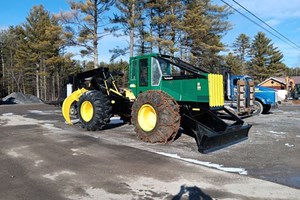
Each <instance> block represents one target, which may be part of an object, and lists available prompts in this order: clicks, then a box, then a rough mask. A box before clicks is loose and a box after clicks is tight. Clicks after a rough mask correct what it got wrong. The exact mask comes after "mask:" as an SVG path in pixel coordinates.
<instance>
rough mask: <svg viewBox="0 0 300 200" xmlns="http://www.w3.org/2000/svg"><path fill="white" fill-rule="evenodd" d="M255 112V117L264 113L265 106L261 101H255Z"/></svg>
mask: <svg viewBox="0 0 300 200" xmlns="http://www.w3.org/2000/svg"><path fill="white" fill-rule="evenodd" d="M254 106H255V110H254V112H253V115H260V114H261V113H262V112H263V108H264V107H263V105H262V103H260V102H259V101H254Z"/></svg>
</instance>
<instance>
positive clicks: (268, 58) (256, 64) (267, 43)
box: [248, 32, 286, 83]
mask: <svg viewBox="0 0 300 200" xmlns="http://www.w3.org/2000/svg"><path fill="white" fill-rule="evenodd" d="M250 52H251V53H250V55H251V60H250V65H249V69H248V71H249V74H250V75H252V76H253V77H254V78H255V81H256V83H259V82H262V81H263V80H265V79H266V78H269V77H270V76H276V75H281V74H284V73H285V70H286V69H285V65H284V64H283V63H282V58H283V55H282V53H281V52H280V51H279V50H278V49H277V48H274V46H273V44H272V42H271V39H269V38H267V37H266V35H265V34H264V33H263V32H259V33H257V35H255V37H254V40H253V42H252V45H251V51H250Z"/></svg>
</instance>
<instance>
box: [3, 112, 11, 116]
mask: <svg viewBox="0 0 300 200" xmlns="http://www.w3.org/2000/svg"><path fill="white" fill-rule="evenodd" d="M12 115H14V113H3V114H2V116H12Z"/></svg>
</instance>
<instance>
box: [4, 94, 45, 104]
mask: <svg viewBox="0 0 300 200" xmlns="http://www.w3.org/2000/svg"><path fill="white" fill-rule="evenodd" d="M1 103H2V104H39V103H43V101H42V100H41V99H39V98H37V97H36V96H34V95H31V94H23V93H20V92H13V93H11V94H9V95H7V96H6V97H4V98H3V99H2V101H1Z"/></svg>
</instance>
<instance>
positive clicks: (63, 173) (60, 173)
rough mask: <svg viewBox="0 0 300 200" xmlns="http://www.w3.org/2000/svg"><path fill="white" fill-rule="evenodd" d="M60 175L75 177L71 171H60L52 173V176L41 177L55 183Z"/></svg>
mask: <svg viewBox="0 0 300 200" xmlns="http://www.w3.org/2000/svg"><path fill="white" fill-rule="evenodd" d="M62 175H67V176H72V175H76V173H75V172H72V171H61V172H54V173H52V174H44V175H43V177H44V178H48V179H50V180H52V181H55V179H56V178H57V177H59V176H62Z"/></svg>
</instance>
